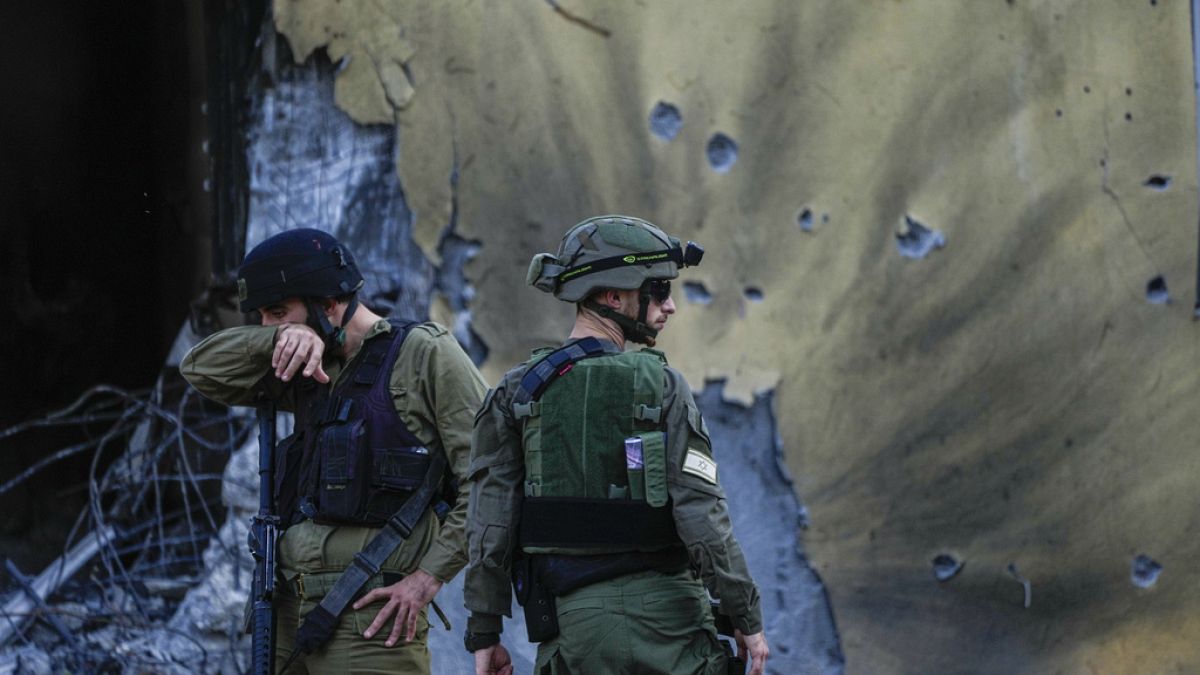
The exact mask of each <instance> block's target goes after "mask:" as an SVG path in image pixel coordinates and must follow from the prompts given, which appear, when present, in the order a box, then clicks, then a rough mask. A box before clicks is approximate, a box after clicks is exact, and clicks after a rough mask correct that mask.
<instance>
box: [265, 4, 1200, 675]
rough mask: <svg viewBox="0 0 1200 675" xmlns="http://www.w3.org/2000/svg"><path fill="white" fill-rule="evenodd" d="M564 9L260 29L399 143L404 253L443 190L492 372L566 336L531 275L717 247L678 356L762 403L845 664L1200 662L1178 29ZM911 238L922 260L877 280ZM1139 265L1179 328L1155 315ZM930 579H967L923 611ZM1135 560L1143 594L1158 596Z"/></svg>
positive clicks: (943, 11) (419, 14) (1186, 37)
mask: <svg viewBox="0 0 1200 675" xmlns="http://www.w3.org/2000/svg"><path fill="white" fill-rule="evenodd" d="M557 4H558V5H559V6H560V8H561V10H562V11H555V9H554V6H553V4H552V3H549V2H539V1H536V0H530V1H528V2H486V1H483V0H475V1H474V2H470V1H466V0H454V1H451V0H446V1H440V2H416V1H412V2H371V3H368V2H351V1H346V2H336V1H335V0H303V1H299V2H291V1H289V0H276V3H275V11H276V25H277V27H278V28H279V30H280V31H281V32H282V33H283V34H284V35H285V36H286V37H287V39H288V41H289V43H290V45H291V46H292V49H293V51H294V53H295V56H296V58H297V59H298V60H303V59H305V58H307V57H308V56H309V55H310V54H311V53H312V52H313V50H315V49H318V48H325V49H327V50H328V51H329V54H330V56H331V57H332V58H334V59H335V60H336V59H338V58H343V57H344V58H348V59H349V61H348V62H347V64H346V67H345V68H344V70H343V71H342V72H341V75H340V76H339V78H338V80H337V85H336V94H337V100H338V102H339V105H341V106H342V107H343V109H345V110H346V111H347V112H348V113H349V114H350V115H351V116H352V117H353V118H354V119H355V120H356V121H359V122H362V123H382V124H395V125H397V127H398V128H399V132H400V158H399V165H398V167H397V168H398V171H399V173H400V177H401V182H402V185H403V186H404V189H405V191H406V197H407V198H408V200H409V203H410V204H411V205H412V207H413V208H414V209H415V211H416V218H417V219H416V223H415V228H414V229H415V232H416V238H417V241H418V243H419V244H420V245H422V247H424V248H425V250H426V252H427V254H428V255H430V257H431V259H434V260H436V250H435V249H436V244H437V241H438V237H439V235H440V234H441V232H442V231H443V229H444V228H445V227H446V225H447V224H448V222H449V218H450V213H451V209H452V205H453V204H454V203H455V200H456V206H457V213H458V219H457V229H458V233H459V234H460V235H461V236H463V237H466V238H468V239H477V240H478V241H480V242H481V243H482V249H481V252H480V255H479V257H478V258H477V259H476V260H475V261H474V263H473V264H472V265H471V266H470V267H469V268H468V270H467V273H468V276H469V277H470V278H471V280H472V282H473V283H474V285H475V287H476V289H477V290H478V295H477V297H476V299H475V300H474V303H473V307H472V309H473V313H474V326H475V330H476V331H477V332H478V333H479V334H480V335H481V336H482V338H483V339H484V341H485V342H486V343H487V344H488V345H489V346H490V348H491V355H490V358H489V360H488V362H487V374H488V375H489V376H490V378H491V379H492V380H493V381H494V380H495V378H496V377H497V375H498V374H499V373H500V372H502V371H503V370H504V368H505V367H507V366H508V365H510V364H512V363H515V362H516V361H518V360H521V359H523V358H524V357H525V355H526V354H527V351H528V349H529V348H530V347H531V346H533V345H536V344H541V343H546V342H555V341H557V340H558V339H560V338H561V337H562V336H563V335H564V332H565V330H566V327H567V325H568V322H569V318H570V311H571V308H570V307H568V306H566V305H565V304H562V303H557V302H555V301H554V300H553V299H552V298H550V297H549V296H546V295H544V294H541V293H538V292H537V291H535V290H533V289H531V288H529V287H526V286H524V277H525V267H526V265H527V263H528V261H529V258H530V257H531V255H532V254H533V253H535V252H538V251H552V250H553V249H554V247H555V246H556V245H557V241H558V237H559V235H560V234H561V232H562V231H563V230H564V229H565V228H566V227H568V226H569V225H571V224H573V223H574V222H576V221H578V220H580V219H582V218H583V217H586V216H589V215H594V214H598V213H605V212H625V213H630V214H634V215H639V216H642V217H646V218H648V219H650V220H652V221H654V222H656V223H659V224H661V225H662V226H663V227H665V228H667V229H668V230H669V231H671V232H672V233H673V234H676V235H678V236H681V237H684V238H692V239H696V240H698V241H700V242H701V243H703V244H704V245H705V247H706V248H707V249H708V255H707V257H706V259H705V261H704V265H703V266H702V267H700V268H699V269H698V270H689V271H687V272H685V279H690V280H694V281H701V282H703V283H704V284H705V285H706V287H707V288H708V290H709V291H711V292H712V294H713V301H712V303H711V304H709V305H707V306H701V305H696V304H691V305H689V304H688V303H686V302H683V303H681V305H682V307H681V311H680V312H679V314H678V315H677V316H676V317H674V318H673V319H672V321H671V324H672V325H671V326H670V327H669V329H668V331H667V332H666V334H665V336H664V340H663V341H662V344H663V345H664V346H665V348H666V350H667V352H668V355H669V356H670V358H671V361H672V364H673V365H675V366H677V367H679V368H680V369H681V370H682V371H683V372H684V373H685V374H686V376H687V377H688V379H689V381H690V382H691V383H692V384H693V385H694V386H700V385H701V384H702V383H703V381H704V380H705V379H706V378H717V377H723V378H728V384H727V386H726V395H727V397H729V398H733V399H738V400H748V399H749V398H750V397H751V396H752V394H753V392H755V391H759V390H763V389H767V388H776V389H777V411H776V412H777V416H778V419H779V424H780V429H781V432H782V435H783V441H784V445H785V448H786V451H787V456H788V466H789V468H790V470H791V471H792V473H793V475H794V476H795V477H796V478H797V486H798V490H799V493H800V497H801V499H802V500H803V501H804V503H805V504H806V505H807V506H808V508H809V510H810V512H811V514H812V520H813V527H812V528H811V529H810V530H809V532H808V534H807V536H806V542H805V543H806V547H807V549H808V552H809V555H810V557H811V558H812V561H813V563H814V566H815V567H816V569H817V570H818V571H819V573H820V574H821V575H822V577H823V578H824V580H825V583H826V585H827V587H828V590H829V593H830V596H831V599H832V602H833V608H834V612H835V614H836V616H837V620H838V626H839V629H840V631H841V636H842V640H843V649H844V650H845V653H846V657H847V662H848V670H849V671H850V672H857V673H884V672H949V671H972V670H975V671H985V672H1017V671H1022V672H1055V671H1061V672H1095V673H1125V672H1172V671H1173V670H1174V669H1175V668H1176V667H1177V666H1181V667H1184V669H1185V670H1187V669H1190V668H1189V666H1190V667H1193V668H1194V667H1196V666H1197V665H1198V664H1200V639H1197V638H1198V637H1200V626H1198V625H1197V623H1196V619H1195V616H1196V615H1197V614H1198V613H1200V565H1197V564H1196V561H1197V560H1200V545H1197V543H1196V542H1197V540H1198V539H1197V534H1198V533H1197V531H1196V529H1197V526H1198V525H1200V503H1198V501H1200V500H1198V499H1197V497H1196V496H1195V495H1196V493H1197V485H1196V482H1197V481H1196V478H1197V476H1200V459H1198V457H1200V453H1197V451H1196V448H1197V440H1198V436H1200V423H1198V422H1197V419H1196V415H1195V413H1194V412H1193V409H1192V407H1191V406H1192V405H1194V404H1195V398H1196V397H1195V393H1196V390H1197V385H1198V384H1200V379H1198V377H1197V373H1200V350H1198V349H1197V340H1196V331H1197V330H1198V327H1197V325H1195V324H1193V323H1192V320H1191V308H1190V306H1191V303H1192V301H1193V300H1194V298H1193V297H1192V291H1191V286H1192V283H1193V280H1194V275H1195V265H1196V260H1195V250H1196V247H1197V226H1196V223H1197V199H1196V183H1197V182H1196V151H1195V127H1194V107H1195V101H1194V97H1193V83H1192V58H1191V42H1190V40H1191V37H1190V16H1189V8H1188V5H1187V3H1186V2H1182V1H1181V0H1157V2H1150V0H1089V1H1086V2H1085V1H1084V0H1075V1H1071V0H1045V1H1040V2H1030V1H1029V0H1007V1H1005V0H991V1H988V2H984V1H983V0H978V1H975V0H973V1H971V2H961V1H959V0H924V1H915V0H914V1H901V0H873V1H870V2H844V1H837V0H824V1H812V2H800V1H788V0H777V1H769V0H744V1H740V2H720V1H717V0H704V1H701V0H653V1H651V0H640V1H638V0H631V1H623V2H616V1H614V2H591V3H585V2H582V1H581V0H560V1H559V2H558V3H557ZM572 17H573V18H574V20H573V18H572ZM660 100H662V101H667V102H670V103H672V104H674V105H676V106H678V107H679V109H680V110H681V111H682V114H683V127H682V131H681V132H680V133H679V135H678V136H677V137H675V138H674V139H673V140H671V141H669V142H666V141H663V140H660V139H658V138H656V137H654V136H652V135H651V134H650V131H649V127H648V115H649V113H650V110H651V109H652V108H653V107H654V105H655V104H656V103H657V102H658V101H660ZM717 132H722V133H725V134H728V135H729V136H730V137H732V138H733V139H735V140H736V142H737V144H738V146H739V150H740V154H739V158H738V160H737V162H736V164H735V165H734V166H733V167H732V168H731V169H730V170H729V171H728V172H727V173H725V174H719V173H717V172H715V171H713V170H712V169H711V168H710V167H709V166H708V164H707V162H706V159H705V144H706V143H707V142H708V139H709V138H710V137H711V136H712V135H713V134H714V133H717ZM456 166H457V170H458V184H457V187H456V189H455V188H454V187H452V185H451V182H450V175H451V172H452V169H453V168H454V167H456ZM1152 175H1162V176H1169V177H1170V178H1171V182H1170V185H1169V187H1168V188H1167V189H1166V190H1163V191H1158V190H1153V189H1150V188H1148V187H1146V186H1145V185H1143V183H1144V182H1145V181H1146V180H1147V179H1148V178H1149V177H1151V176H1152ZM804 209H809V210H810V211H811V212H812V213H813V215H814V222H813V231H812V232H805V231H803V230H802V228H801V227H800V225H799V224H798V221H797V218H798V214H800V213H801V212H802V211H803V210H804ZM825 214H827V215H828V220H827V221H826V220H825V219H824V218H823V216H824V215H825ZM906 215H908V216H911V217H912V218H914V219H916V220H917V221H919V222H921V223H923V224H925V225H927V226H928V227H930V228H933V229H936V230H938V231H940V232H941V233H943V235H944V237H945V246H944V247H943V248H941V249H939V250H935V251H933V252H932V253H930V254H929V256H928V257H927V258H925V259H917V260H914V259H908V258H905V257H902V256H901V255H900V254H899V252H898V250H897V246H896V239H895V233H896V231H897V228H898V227H900V226H901V224H902V223H903V221H904V217H905V216H906ZM1159 274H1162V275H1163V276H1164V278H1165V279H1166V281H1167V283H1168V284H1169V287H1170V290H1171V293H1172V295H1173V297H1174V302H1172V303H1171V304H1168V305H1157V304H1152V303H1150V302H1148V301H1147V299H1146V284H1147V282H1148V281H1149V280H1150V279H1151V278H1152V277H1154V276H1156V275H1159ZM746 287H757V288H760V289H761V290H762V291H763V293H764V299H763V300H762V301H761V302H752V301H749V300H747V299H746V298H745V296H744V294H743V291H744V289H745V288H746ZM680 296H682V294H680ZM939 553H952V554H955V555H957V556H959V557H961V558H962V559H964V560H965V561H966V567H965V568H964V570H963V571H962V573H961V574H960V575H959V576H958V577H956V578H955V579H953V580H952V581H950V582H948V583H946V584H942V585H939V584H938V583H937V582H936V581H934V580H933V576H932V574H931V569H930V560H931V559H932V558H933V557H934V556H935V555H937V554H939ZM1139 553H1144V554H1147V555H1150V556H1151V557H1153V558H1154V559H1155V560H1157V561H1158V562H1160V563H1162V564H1163V566H1164V568H1165V570H1164V572H1163V574H1162V577H1161V579H1160V580H1159V581H1158V583H1157V584H1156V585H1155V586H1154V587H1153V588H1151V589H1139V588H1136V587H1134V586H1133V585H1132V584H1131V583H1130V579H1129V577H1130V563H1131V561H1132V559H1133V558H1134V556H1135V555H1137V554H1139ZM1010 563H1011V564H1015V565H1016V567H1017V569H1018V570H1019V573H1020V574H1021V575H1023V576H1024V577H1025V578H1027V579H1029V581H1030V582H1031V584H1032V604H1031V606H1030V607H1029V608H1028V609H1025V608H1023V607H1022V604H1023V591H1022V588H1021V586H1020V584H1019V583H1018V582H1017V581H1016V580H1015V579H1014V578H1012V577H1011V576H1010V575H1009V574H1008V573H1007V572H1006V571H1005V568H1006V566H1007V565H1009V564H1010ZM781 639H784V638H782V637H781Z"/></svg>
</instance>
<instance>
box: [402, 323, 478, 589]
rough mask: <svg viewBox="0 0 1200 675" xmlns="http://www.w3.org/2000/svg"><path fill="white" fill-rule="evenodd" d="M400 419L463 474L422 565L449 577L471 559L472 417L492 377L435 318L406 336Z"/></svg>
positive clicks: (458, 475)
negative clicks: (468, 526)
mask: <svg viewBox="0 0 1200 675" xmlns="http://www.w3.org/2000/svg"><path fill="white" fill-rule="evenodd" d="M390 385H391V390H392V397H393V402H394V403H395V406H396V410H397V412H399V413H400V418H401V420H403V421H404V423H405V424H406V425H407V426H408V428H409V429H411V430H413V431H415V432H417V436H418V437H419V438H420V439H421V440H422V442H424V443H425V444H426V446H427V447H429V448H430V450H435V449H439V448H440V449H441V450H442V451H443V452H445V453H446V459H447V460H448V461H449V463H450V470H451V471H453V472H454V475H455V477H456V478H457V479H458V499H457V501H456V502H455V504H454V508H452V509H451V510H450V512H449V513H448V514H447V515H446V519H445V521H443V522H442V526H441V528H440V530H439V531H438V536H437V538H436V539H434V541H433V543H432V545H430V547H429V550H428V551H426V552H425V555H424V556H423V557H422V558H421V561H420V563H419V564H418V567H420V569H422V570H424V571H426V572H428V573H429V574H431V575H433V577H434V578H436V579H437V580H439V581H441V582H443V583H445V582H448V581H450V580H451V579H453V578H454V576H455V575H456V574H458V572H459V570H461V569H462V568H463V566H465V565H466V564H467V535H466V518H467V498H468V495H469V493H470V489H471V486H470V482H469V480H468V478H467V466H468V464H469V463H470V454H471V422H472V420H473V419H474V417H475V413H476V412H477V411H478V410H479V405H480V402H481V401H482V400H483V394H484V392H485V391H486V390H487V383H485V382H484V380H483V377H482V376H481V375H480V374H479V371H478V370H477V369H476V368H475V365H474V364H473V363H471V359H470V358H469V357H467V355H466V353H465V352H464V351H463V350H462V347H460V346H459V344H458V342H457V341H456V340H455V339H454V336H452V335H451V334H450V333H449V331H447V330H446V329H445V328H443V327H442V326H439V325H438V324H434V323H425V324H421V325H419V326H416V327H414V328H413V329H412V332H411V333H410V334H409V336H408V337H407V338H406V339H405V343H404V346H403V347H401V350H400V354H399V355H398V357H397V360H396V366H395V367H394V368H393V370H392V379H391V382H390Z"/></svg>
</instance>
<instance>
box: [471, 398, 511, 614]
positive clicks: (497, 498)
mask: <svg viewBox="0 0 1200 675" xmlns="http://www.w3.org/2000/svg"><path fill="white" fill-rule="evenodd" d="M505 382H506V383H509V385H511V378H509V377H506V379H505ZM510 402H511V400H510V395H509V393H508V387H506V386H505V384H504V383H502V384H501V386H500V387H498V388H497V389H494V390H492V391H491V392H489V393H488V396H487V399H486V401H485V402H484V405H483V409H482V410H480V411H479V415H478V416H477V417H476V418H475V433H474V436H473V440H472V447H471V469H470V475H471V507H470V514H469V517H468V523H469V525H468V531H467V536H468V545H469V548H470V553H471V562H470V566H469V567H467V576H466V582H465V585H464V587H463V598H464V600H465V601H466V606H467V609H468V610H470V611H471V613H472V616H471V620H470V622H469V624H468V626H469V628H470V630H472V631H475V632H499V631H500V629H501V619H500V616H501V615H504V616H512V592H511V590H510V589H509V579H510V576H511V574H510V572H511V569H512V563H513V554H514V552H515V550H516V534H517V526H518V524H519V520H520V512H521V502H522V500H523V498H524V487H523V486H524V483H525V464H524V461H523V460H522V455H521V438H520V431H519V428H518V427H517V424H516V422H515V420H513V418H512V413H511V409H510V407H509V406H510Z"/></svg>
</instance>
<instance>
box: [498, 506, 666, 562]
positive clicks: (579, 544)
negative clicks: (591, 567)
mask: <svg viewBox="0 0 1200 675" xmlns="http://www.w3.org/2000/svg"><path fill="white" fill-rule="evenodd" d="M518 542H519V544H520V546H521V547H522V548H531V547H554V548H585V549H590V548H595V549H601V550H602V549H607V548H613V547H629V548H631V549H636V548H649V549H653V548H661V547H665V546H668V545H671V544H676V545H677V544H679V535H678V534H676V532H675V518H674V516H673V515H672V513H671V509H670V508H669V507H667V508H654V507H651V506H650V505H649V504H647V503H646V502H643V501H634V500H624V499H589V498H584V497H526V498H525V500H524V501H523V502H522V504H521V529H520V534H519V536H518Z"/></svg>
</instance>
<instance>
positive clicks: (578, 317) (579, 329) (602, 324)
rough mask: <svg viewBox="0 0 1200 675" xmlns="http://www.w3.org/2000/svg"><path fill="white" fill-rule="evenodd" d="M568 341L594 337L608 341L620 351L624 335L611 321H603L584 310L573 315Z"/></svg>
mask: <svg viewBox="0 0 1200 675" xmlns="http://www.w3.org/2000/svg"><path fill="white" fill-rule="evenodd" d="M567 337H568V339H570V340H574V339H577V338H585V337H594V338H599V339H601V340H608V341H609V342H611V343H613V344H615V345H616V346H618V347H620V348H621V349H625V334H624V333H622V332H621V327H620V326H618V325H617V324H616V322H615V321H612V320H611V319H605V318H604V317H602V316H600V315H599V314H597V313H595V312H593V311H592V310H590V309H587V308H584V309H582V310H580V311H579V312H577V313H576V314H575V327H574V328H572V329H571V334H570V335H569V336H567Z"/></svg>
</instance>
